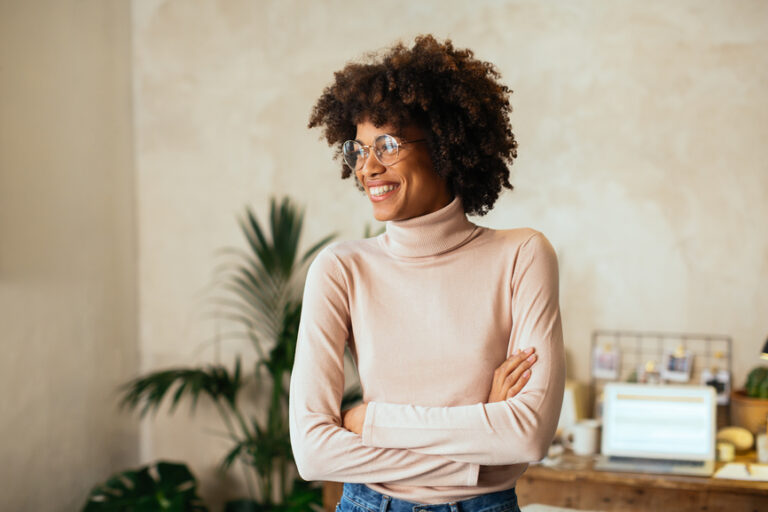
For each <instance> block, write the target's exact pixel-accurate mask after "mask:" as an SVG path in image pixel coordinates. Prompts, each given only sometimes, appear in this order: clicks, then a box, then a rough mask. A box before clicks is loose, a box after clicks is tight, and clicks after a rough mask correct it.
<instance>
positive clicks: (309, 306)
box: [288, 244, 480, 486]
mask: <svg viewBox="0 0 768 512" xmlns="http://www.w3.org/2000/svg"><path fill="white" fill-rule="evenodd" d="M332 246H333V244H331V245H330V246H328V247H326V248H324V249H323V250H321V251H320V252H319V253H318V255H317V256H316V258H315V260H314V261H313V262H312V264H311V265H310V267H309V270H308V272H307V280H306V284H305V287H304V298H303V303H302V311H301V320H300V323H299V332H298V339H297V343H296V358H295V362H294V366H293V371H292V373H291V381H290V389H289V407H288V413H289V430H290V438H291V448H292V450H293V454H294V460H295V462H296V467H297V469H298V470H299V475H301V477H302V478H304V479H305V480H325V481H334V482H350V483H376V482H396V483H399V484H405V485H422V486H454V485H455V486H474V485H477V477H478V472H479V468H480V466H479V464H476V463H471V462H468V461H465V462H458V461H454V460H451V459H449V458H447V457H443V456H441V455H431V454H424V453H418V452H415V451H412V450H408V449H404V448H380V447H373V446H366V445H364V444H363V442H362V438H361V437H360V436H359V435H357V434H355V433H353V432H350V431H349V430H347V429H345V428H343V427H342V426H341V425H342V423H341V411H340V408H341V398H342V395H343V392H344V348H345V345H346V340H347V339H348V337H349V333H350V323H349V304H348V299H347V291H346V290H347V288H346V284H345V281H344V278H343V276H342V274H341V272H340V269H339V263H338V261H337V259H336V256H335V254H334V253H333V252H332V250H331V248H332Z"/></svg>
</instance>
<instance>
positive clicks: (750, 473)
mask: <svg viewBox="0 0 768 512" xmlns="http://www.w3.org/2000/svg"><path fill="white" fill-rule="evenodd" d="M714 478H729V479H731V480H751V481H754V482H768V464H752V463H750V462H729V463H728V464H726V465H725V466H723V467H722V468H720V469H719V470H718V471H717V473H715V474H714Z"/></svg>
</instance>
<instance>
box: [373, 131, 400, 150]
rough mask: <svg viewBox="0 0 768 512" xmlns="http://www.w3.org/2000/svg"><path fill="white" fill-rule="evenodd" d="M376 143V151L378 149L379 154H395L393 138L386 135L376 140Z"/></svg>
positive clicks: (395, 144) (395, 147) (395, 142)
mask: <svg viewBox="0 0 768 512" xmlns="http://www.w3.org/2000/svg"><path fill="white" fill-rule="evenodd" d="M376 142H377V143H378V144H377V145H376V149H378V150H379V152H380V153H381V154H384V155H394V154H395V153H397V141H396V140H395V139H394V137H390V136H389V135H387V136H385V137H382V138H380V139H378V140H377V141H376Z"/></svg>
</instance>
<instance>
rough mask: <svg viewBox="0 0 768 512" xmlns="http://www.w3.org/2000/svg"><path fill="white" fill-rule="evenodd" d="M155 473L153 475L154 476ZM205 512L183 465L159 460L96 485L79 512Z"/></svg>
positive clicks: (188, 472)
mask: <svg viewBox="0 0 768 512" xmlns="http://www.w3.org/2000/svg"><path fill="white" fill-rule="evenodd" d="M153 473H154V474H153ZM164 510H167V511H168V512H187V511H195V512H207V511H208V508H207V507H206V506H205V505H204V504H203V502H202V500H201V499H200V497H199V496H198V495H197V481H196V480H195V477H194V476H192V473H191V472H190V471H189V468H187V466H186V465H185V464H181V463H174V462H168V461H159V462H157V463H155V464H151V465H148V466H143V467H140V468H138V469H131V470H127V471H123V472H122V473H118V474H115V475H113V476H112V477H110V478H109V479H108V480H107V481H106V482H104V483H103V484H100V485H97V486H95V487H94V488H93V489H92V490H91V494H90V495H89V496H88V501H87V502H86V504H85V506H84V507H83V510H82V512H102V511H111V512H128V511H132V512H155V511H164Z"/></svg>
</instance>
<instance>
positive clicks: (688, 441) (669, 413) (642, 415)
mask: <svg viewBox="0 0 768 512" xmlns="http://www.w3.org/2000/svg"><path fill="white" fill-rule="evenodd" d="M715 418H716V411H715V392H714V389H713V388H712V387H710V386H670V385H662V386H655V385H648V384H624V383H608V384H606V385H605V389H604V394H603V436H602V446H601V449H602V453H603V455H619V456H630V457H646V458H657V459H658V458H661V459H682V460H713V459H714V458H715V421H716V419H715Z"/></svg>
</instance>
